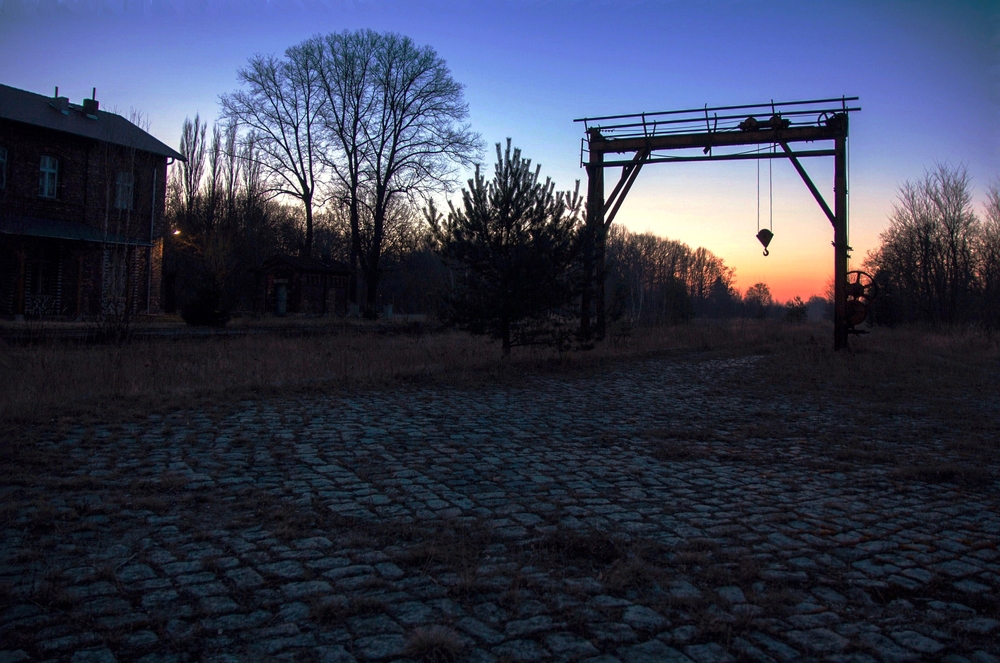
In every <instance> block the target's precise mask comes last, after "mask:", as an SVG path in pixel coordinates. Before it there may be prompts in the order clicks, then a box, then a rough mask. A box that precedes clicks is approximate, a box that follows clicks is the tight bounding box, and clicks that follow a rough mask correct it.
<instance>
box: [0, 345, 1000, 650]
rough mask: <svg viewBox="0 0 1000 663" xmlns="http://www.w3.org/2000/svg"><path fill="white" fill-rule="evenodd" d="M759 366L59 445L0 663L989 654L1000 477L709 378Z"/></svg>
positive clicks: (234, 412) (191, 418) (247, 408)
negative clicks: (929, 478)
mask: <svg viewBox="0 0 1000 663" xmlns="http://www.w3.org/2000/svg"><path fill="white" fill-rule="evenodd" d="M751 363H752V362H751V361H750V360H711V361H708V360H706V361H700V362H697V361H691V362H687V361H673V360H667V359H663V360H651V361H647V362H643V363H638V364H630V365H628V366H623V367H622V368H620V369H618V370H612V371H609V372H605V373H601V374H598V375H597V376H595V377H593V378H592V379H587V380H585V379H582V378H577V377H565V376H557V377H551V376H549V377H532V378H527V379H525V381H524V383H523V384H522V385H521V386H519V387H516V388H499V387H498V388H496V389H475V390H462V389H458V388H448V387H412V388H406V389H403V390H399V391H385V392H375V393H362V394H357V395H353V396H347V397H344V396H314V397H296V398H288V399H271V400H261V401H257V402H247V403H243V404H240V405H239V407H236V408H233V409H230V410H227V411H221V410H220V411H215V410H206V411H184V412H178V413H175V414H172V415H169V416H166V417H150V418H148V419H146V420H142V421H137V422H134V423H131V424H128V425H118V426H112V427H101V426H96V427H88V428H70V429H64V430H61V431H60V432H59V433H58V434H56V433H52V434H49V435H48V437H47V440H44V441H43V442H41V443H40V444H39V446H38V452H37V457H36V458H35V464H34V465H32V466H30V467H27V468H24V467H21V468H15V470H16V471H14V470H11V476H12V477H13V478H9V479H5V480H4V481H3V485H2V496H3V503H4V519H3V521H2V525H3V532H2V542H0V545H2V549H0V586H2V594H0V605H2V606H3V607H2V609H0V663H7V662H9V661H20V660H46V659H52V660H70V661H113V660H119V661H122V660H142V661H187V660H206V661H207V660H219V661H222V660H296V661H299V660H304V661H309V660H316V661H342V662H350V661H383V660H397V659H406V660H411V659H412V660H441V661H446V660H452V658H451V657H452V656H454V655H456V654H457V656H458V660H468V661H484V662H487V661H550V660H551V661H566V660H590V661H592V662H593V663H614V662H615V661H621V662H629V661H636V662H639V661H696V662H709V661H727V660H755V661H789V660H796V659H802V660H811V659H812V660H835V661H847V660H853V661H870V660H887V661H899V660H921V659H939V660H940V659H943V660H949V661H965V660H973V661H980V662H982V663H986V662H988V661H997V660H998V659H997V658H996V657H997V656H998V655H1000V646H998V644H997V641H998V640H1000V621H998V620H1000V609H998V605H1000V550H998V547H997V544H998V542H1000V508H998V506H1000V504H998V503H1000V500H998V484H997V483H996V482H993V481H990V480H986V481H980V482H979V485H976V486H973V487H969V488H960V487H959V486H958V485H954V484H947V483H927V482H925V481H921V480H918V479H916V478H912V477H909V476H908V475H907V474H906V473H905V472H903V473H901V472H900V470H899V468H900V467H905V464H906V463H907V462H909V461H908V460H907V458H909V457H910V456H914V457H918V456H920V455H921V454H924V455H925V456H926V455H928V454H929V455H931V456H932V457H934V458H939V459H941V461H942V462H950V461H949V460H948V456H947V455H948V453H950V452H949V451H948V448H947V446H946V445H945V444H944V442H943V441H942V439H941V437H940V435H937V436H936V435H935V434H932V433H931V432H928V431H933V430H934V426H933V422H926V421H921V420H919V419H911V420H902V419H899V418H895V419H894V418H886V420H885V421H884V423H883V424H881V425H874V426H873V425H866V428H865V430H864V431H862V433H863V434H858V432H857V431H856V430H855V431H854V432H853V433H852V434H851V435H847V434H844V435H840V433H839V432H838V431H840V432H843V431H845V430H847V429H845V424H844V421H845V416H846V412H845V411H839V410H837V409H836V408H833V407H832V406H831V407H825V408H821V407H818V406H817V405H816V404H815V403H811V402H806V401H804V400H803V401H801V402H799V401H798V400H790V399H789V398H787V397H775V398H774V399H773V400H772V401H771V402H767V401H763V400H760V399H759V398H756V397H751V396H750V395H748V394H740V393H733V392H732V391H731V390H729V389H728V388H726V387H725V386H723V385H724V383H725V381H726V380H728V379H729V378H731V377H732V376H733V375H734V373H739V372H743V371H748V370H750V369H751ZM994 414H995V413H994ZM984 416H985V415H984ZM990 416H992V415H990ZM838 436H841V437H843V439H848V438H850V440H851V442H850V444H844V445H841V444H839V443H837V442H836V440H837V439H839V438H838ZM831 440H833V441H832V442H831ZM987 469H988V470H989V471H993V472H995V470H996V468H995V467H994V468H987ZM995 476H996V475H995V474H994V475H993V477H994V478H995ZM435 656H437V657H438V658H435Z"/></svg>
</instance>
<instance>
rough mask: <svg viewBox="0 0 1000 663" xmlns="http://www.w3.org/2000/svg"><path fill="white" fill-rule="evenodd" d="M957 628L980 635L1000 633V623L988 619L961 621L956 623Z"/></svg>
mask: <svg viewBox="0 0 1000 663" xmlns="http://www.w3.org/2000/svg"><path fill="white" fill-rule="evenodd" d="M955 628H957V629H958V630H960V631H966V632H968V633H979V634H982V635H986V634H987V633H993V632H994V631H1000V621H997V620H996V619H989V618H987V617H977V618H975V619H959V620H958V621H956V622H955Z"/></svg>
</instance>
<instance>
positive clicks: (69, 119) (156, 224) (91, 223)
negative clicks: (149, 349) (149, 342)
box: [0, 85, 183, 319]
mask: <svg viewBox="0 0 1000 663" xmlns="http://www.w3.org/2000/svg"><path fill="white" fill-rule="evenodd" d="M182 158H183V157H181V155H180V154H178V153H177V152H176V151H174V150H172V149H171V148H169V147H167V146H166V145H164V144H163V143H161V142H160V141H159V140H157V139H156V138H154V137H153V136H152V135H150V134H149V133H147V132H146V131H144V130H143V129H141V128H140V127H138V126H136V124H135V123H133V122H131V121H129V120H127V119H125V118H123V117H121V116H120V115H116V114H114V113H108V112H106V111H102V110H100V108H99V104H98V102H97V101H96V99H85V100H83V103H81V104H79V105H78V104H71V103H70V102H69V99H67V98H66V97H60V96H59V95H58V88H57V89H56V94H55V96H53V97H46V96H44V95H40V94H35V93H32V92H27V91H25V90H19V89H17V88H13V87H9V86H6V85H0V316H4V317H15V318H17V317H21V316H32V317H50V318H66V319H80V318H85V317H91V316H100V315H103V314H109V313H115V314H123V313H129V314H130V313H136V314H147V313H148V314H156V313H158V312H159V311H160V291H161V287H160V275H161V272H162V270H161V262H162V256H163V235H164V232H165V229H164V201H165V193H166V185H167V166H168V165H169V164H170V163H171V162H172V160H174V159H182Z"/></svg>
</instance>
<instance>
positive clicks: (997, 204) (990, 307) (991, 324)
mask: <svg viewBox="0 0 1000 663" xmlns="http://www.w3.org/2000/svg"><path fill="white" fill-rule="evenodd" d="M976 253H977V258H978V260H977V262H978V275H979V283H980V288H981V299H982V304H983V305H982V308H981V315H982V316H983V322H984V324H985V325H986V327H987V328H988V329H997V328H998V327H1000V181H994V182H993V183H992V184H990V186H989V188H988V189H987V192H986V209H985V214H984V218H983V222H982V231H981V232H980V234H979V242H978V244H977V247H976Z"/></svg>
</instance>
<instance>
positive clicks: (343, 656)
mask: <svg viewBox="0 0 1000 663" xmlns="http://www.w3.org/2000/svg"><path fill="white" fill-rule="evenodd" d="M313 655H314V657H315V660H316V663H356V659H355V658H354V657H353V656H351V654H350V652H348V651H347V650H346V649H345V648H344V646H343V645H324V646H322V647H317V648H316V649H314V650H313Z"/></svg>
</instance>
